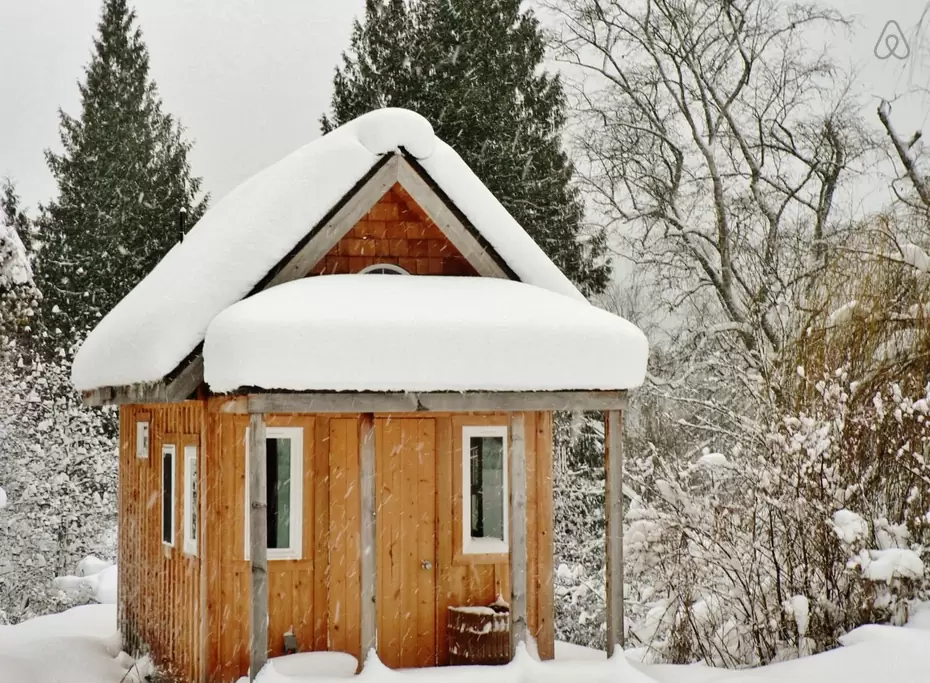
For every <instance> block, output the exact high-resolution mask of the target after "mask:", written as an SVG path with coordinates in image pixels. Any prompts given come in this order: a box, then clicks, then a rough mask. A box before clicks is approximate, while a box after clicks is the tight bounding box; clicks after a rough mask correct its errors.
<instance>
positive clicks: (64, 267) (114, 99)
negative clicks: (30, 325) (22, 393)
mask: <svg viewBox="0 0 930 683" xmlns="http://www.w3.org/2000/svg"><path fill="white" fill-rule="evenodd" d="M85 76H86V77H85V80H84V82H83V83H81V84H80V85H79V88H80V93H81V114H80V117H79V118H73V117H71V116H69V115H68V114H66V113H65V112H63V111H59V119H60V138H61V144H62V148H63V151H62V153H60V154H59V153H56V152H53V151H47V152H46V159H47V162H48V166H49V168H50V169H51V171H52V174H53V175H54V176H55V179H56V180H57V181H58V192H59V194H58V198H57V199H55V200H54V201H52V202H51V203H50V204H48V205H47V206H46V207H44V210H43V215H42V217H41V224H40V235H41V238H42V241H43V246H42V249H41V251H40V253H39V258H38V261H37V268H36V271H37V272H36V275H37V279H38V284H39V286H40V289H41V290H42V292H43V294H44V301H45V312H46V313H47V314H48V315H47V317H46V319H47V320H48V324H49V327H50V328H61V330H62V331H63V333H64V335H65V338H64V339H54V342H53V343H54V344H55V345H56V346H68V345H69V343H70V341H72V340H74V339H76V338H80V337H81V336H82V335H83V334H85V333H86V332H87V331H88V330H89V329H90V328H92V327H93V326H94V324H96V322H97V320H98V319H99V318H100V317H101V316H103V315H105V314H106V313H107V312H108V311H109V310H110V309H111V308H112V307H113V306H114V305H115V304H116V303H117V302H118V301H119V300H120V299H121V298H122V297H123V296H125V295H126V294H127V293H128V292H129V290H130V289H132V288H133V287H134V286H135V285H136V284H137V283H138V282H139V280H141V279H142V278H143V277H144V276H145V275H146V274H147V273H148V272H149V271H150V270H151V269H152V268H153V267H154V266H155V264H156V263H158V261H159V260H160V259H161V258H162V256H164V254H165V253H166V252H167V251H168V249H169V248H170V247H171V246H172V245H173V244H174V243H175V242H176V241H177V240H178V227H177V221H178V215H179V212H180V211H181V209H182V208H183V209H185V210H186V211H187V216H188V218H189V222H190V224H191V225H192V224H193V223H194V222H196V221H197V219H198V218H199V217H200V216H201V215H202V213H203V211H204V209H205V207H206V201H207V199H206V198H204V199H203V200H201V201H197V199H196V197H197V195H198V192H199V190H200V184H201V179H200V178H197V177H194V176H192V175H191V168H190V163H189V162H188V159H187V155H188V152H189V151H190V149H191V145H190V143H189V142H187V141H186V140H185V139H184V136H183V129H182V128H181V126H180V125H179V124H178V123H177V121H175V120H174V119H173V118H172V117H171V116H170V115H168V114H165V113H163V112H162V104H161V100H160V98H159V96H158V92H157V88H156V85H155V83H154V81H152V80H151V79H150V77H149V54H148V50H147V49H146V46H145V43H144V42H143V39H142V32H141V30H140V29H139V27H138V26H137V22H136V14H135V11H134V10H132V9H131V8H130V7H129V6H128V4H127V0H105V2H104V6H103V12H102V16H101V19H100V23H99V24H98V33H97V36H96V38H95V40H94V51H93V55H92V57H91V61H90V64H89V65H88V66H87V68H86V70H85Z"/></svg>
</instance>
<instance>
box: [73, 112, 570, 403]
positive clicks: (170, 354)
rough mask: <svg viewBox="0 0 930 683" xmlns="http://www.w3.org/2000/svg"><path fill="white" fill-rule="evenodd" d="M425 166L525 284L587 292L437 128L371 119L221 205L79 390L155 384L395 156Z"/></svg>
mask: <svg viewBox="0 0 930 683" xmlns="http://www.w3.org/2000/svg"><path fill="white" fill-rule="evenodd" d="M401 149H403V150H405V151H406V153H407V154H409V155H411V156H413V157H415V158H416V160H417V162H418V163H419V165H420V166H421V167H422V168H423V169H424V170H425V172H427V173H428V174H429V175H430V177H431V178H432V180H433V181H434V182H435V183H436V184H437V185H438V186H439V188H440V189H441V190H442V191H443V192H444V193H445V194H446V195H447V196H448V197H449V199H450V200H451V201H452V202H453V203H454V205H455V206H456V208H457V209H458V210H459V211H461V212H462V214H463V215H464V216H465V217H466V218H467V219H468V221H469V222H470V223H471V224H472V226H473V227H474V228H475V229H476V230H477V231H478V232H479V233H480V234H481V235H482V236H483V237H484V239H486V240H487V242H488V243H489V244H490V245H491V247H492V248H493V249H494V250H495V251H496V252H497V254H498V255H499V256H500V257H501V258H502V259H503V260H504V261H505V262H506V264H507V265H508V266H509V267H510V269H511V270H512V271H513V272H514V273H515V274H516V275H517V277H519V278H520V280H521V281H523V282H526V283H529V284H533V285H537V286H539V287H542V288H544V289H548V290H550V291H552V292H558V293H559V294H563V295H566V296H568V297H571V298H574V299H583V298H584V297H583V296H582V295H581V293H580V292H579V291H578V290H577V289H576V288H575V287H574V286H573V285H572V283H571V282H570V281H569V280H568V279H567V278H566V277H565V276H564V275H563V274H562V272H561V271H560V270H559V269H558V268H557V267H556V266H555V265H554V264H553V263H552V262H551V261H550V260H549V259H548V258H547V257H546V255H545V254H544V253H543V251H542V250H541V249H540V248H539V247H538V246H537V245H536V243H535V242H533V240H532V238H530V237H529V235H527V234H526V232H525V231H524V230H523V229H522V228H521V227H520V226H519V225H518V224H517V222H516V221H515V220H514V219H513V217H511V216H510V214H509V213H508V212H507V210H506V209H504V207H503V206H502V205H501V204H500V202H498V201H497V199H495V197H494V196H493V195H492V194H491V192H490V191H489V190H488V189H487V188H486V187H485V186H484V184H483V183H482V182H481V181H480V180H479V179H478V178H477V176H475V174H474V173H473V172H472V171H471V169H470V168H469V167H468V166H467V164H465V162H464V161H463V160H462V159H461V157H459V156H458V154H456V153H455V151H453V150H452V149H451V148H450V147H449V146H448V145H446V144H445V143H443V142H442V141H441V140H439V139H437V138H436V136H435V135H434V133H433V130H432V127H431V126H430V124H429V122H428V121H426V119H424V118H422V117H421V116H419V115H417V114H414V113H413V112H409V111H405V110H401V109H382V110H379V111H375V112H371V113H369V114H366V115H365V116H362V117H360V118H358V119H356V120H354V121H351V122H349V123H347V124H346V125H344V126H342V127H340V128H338V129H337V130H335V131H333V132H332V133H329V134H328V135H325V136H323V137H322V138H319V139H317V140H315V141H314V142H311V143H310V144H308V145H306V146H304V147H302V148H301V149H299V150H297V151H296V152H294V153H292V154H290V155H289V156H287V157H285V158H284V159H282V160H281V161H279V162H277V163H276V164H274V165H273V166H270V167H269V168H267V169H265V170H264V171H261V172H260V173H258V174H257V175H255V176H253V177H252V178H250V179H248V180H246V181H245V182H244V183H242V184H241V185H239V186H238V187H237V188H235V189H234V190H232V191H231V192H230V193H229V194H227V195H226V196H225V197H223V199H222V200H220V201H219V202H217V203H216V205H214V206H213V207H211V208H210V209H209V210H208V211H207V212H206V213H205V214H204V216H203V217H202V218H201V219H200V221H198V223H197V224H196V225H195V226H194V227H193V228H192V229H191V230H190V232H189V233H188V234H187V235H186V236H185V238H184V241H183V242H181V243H179V244H176V245H175V246H174V247H173V248H172V249H171V250H170V251H169V252H168V254H167V255H166V256H165V257H164V259H162V261H161V262H160V263H159V264H158V265H157V266H156V267H155V269H154V270H153V271H152V272H151V273H150V274H149V275H148V277H146V278H145V279H144V280H143V281H142V282H140V283H139V285H138V286H136V287H135V288H134V289H133V290H132V291H131V292H130V293H129V294H128V295H127V296H126V297H125V298H124V299H123V300H122V301H121V302H120V303H119V304H117V306H116V307H115V308H114V309H113V310H112V311H111V312H110V313H109V314H108V315H107V316H106V317H105V318H104V319H103V320H102V321H101V322H100V324H99V325H98V326H97V327H96V328H95V329H94V330H93V332H91V334H90V335H89V336H88V337H87V339H86V341H85V342H84V344H83V345H82V347H81V348H80V350H79V351H78V353H77V355H76V357H75V359H74V364H73V368H72V381H73V383H74V385H75V387H76V388H77V389H78V390H89V389H96V388H100V387H106V386H121V385H129V384H137V383H146V382H156V381H159V380H161V379H162V378H164V377H165V376H166V375H168V374H169V373H171V372H172V371H173V370H174V369H175V368H177V367H178V365H179V364H180V363H181V362H182V361H183V360H184V359H185V358H187V357H188V356H189V355H190V354H191V352H192V351H194V349H196V347H197V345H198V344H200V343H201V342H202V341H203V339H204V335H205V334H206V331H207V326H208V325H209V324H210V322H211V321H212V320H213V319H214V318H215V317H216V316H217V315H218V314H219V313H220V312H221V311H223V310H224V309H226V308H227V307H229V306H231V305H232V304H234V303H236V302H237V301H239V300H241V299H242V298H243V297H246V296H247V295H249V294H250V293H251V292H252V291H253V290H254V288H255V287H256V285H257V284H258V283H259V282H261V281H262V279H263V278H264V277H265V276H266V274H267V273H268V272H269V271H270V270H272V269H273V268H274V267H275V266H276V265H278V263H279V262H281V261H282V259H284V258H285V257H286V256H287V255H288V254H289V253H290V252H291V251H292V250H293V249H294V248H295V246H296V245H298V244H299V243H300V241H301V240H302V239H303V238H304V237H305V236H306V235H307V234H308V232H309V231H310V230H311V229H312V228H313V227H314V226H315V225H317V224H319V223H320V222H321V221H322V220H323V219H324V217H326V216H327V214H329V213H330V212H331V211H332V209H333V208H334V207H336V206H337V205H338V204H339V202H340V201H342V200H343V199H344V198H345V197H346V195H348V194H349V193H350V192H351V191H352V190H353V188H355V187H356V186H357V185H358V184H359V183H360V181H362V180H363V179H364V178H365V176H366V175H367V174H368V173H369V172H370V171H371V170H372V169H373V167H374V166H375V165H376V164H377V163H378V161H379V159H380V158H381V157H382V156H383V155H385V154H388V153H391V152H395V151H398V150H401Z"/></svg>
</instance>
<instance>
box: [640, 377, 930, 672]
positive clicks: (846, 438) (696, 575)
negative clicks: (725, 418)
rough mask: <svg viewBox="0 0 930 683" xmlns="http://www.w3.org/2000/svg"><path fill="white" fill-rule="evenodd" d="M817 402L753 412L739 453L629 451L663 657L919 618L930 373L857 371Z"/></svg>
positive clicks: (780, 645) (649, 628) (648, 629)
mask: <svg viewBox="0 0 930 683" xmlns="http://www.w3.org/2000/svg"><path fill="white" fill-rule="evenodd" d="M811 385H812V388H813V391H814V393H815V396H816V397H817V400H816V401H813V402H810V403H809V404H808V405H807V410H806V411H805V412H799V413H796V414H793V415H792V414H785V415H777V414H774V415H772V417H771V420H770V421H769V422H768V423H767V424H764V423H761V422H756V423H752V422H750V421H749V420H747V421H746V424H745V425H744V428H743V430H742V432H741V433H740V434H739V436H740V438H738V439H735V441H736V442H735V444H733V445H732V446H731V447H730V448H729V451H728V452H727V453H720V452H711V451H710V450H704V451H703V452H702V453H701V454H699V455H697V456H696V457H695V458H694V459H693V461H692V462H690V463H688V462H685V463H681V462H678V461H675V460H673V459H666V458H663V457H661V454H660V453H657V452H647V453H645V454H642V455H640V456H637V457H631V458H629V459H628V463H627V475H628V477H629V480H630V485H631V488H632V489H633V491H632V496H631V497H632V500H631V502H630V505H629V510H628V513H627V518H626V528H625V537H624V549H625V559H626V571H627V577H626V578H627V582H628V589H629V594H628V597H627V602H626V606H627V613H628V617H629V620H628V625H629V628H628V634H627V636H628V640H629V643H630V644H631V645H633V646H644V647H647V648H648V650H649V653H650V655H651V657H652V658H653V659H655V660H659V661H671V662H687V661H695V660H702V661H705V662H707V663H712V664H716V665H722V666H745V665H752V664H760V663H765V662H769V661H772V660H776V659H780V658H784V657H791V656H797V655H799V654H807V653H810V652H816V651H819V650H823V649H827V648H831V647H834V646H835V645H836V643H837V638H838V637H839V636H841V635H842V634H843V633H845V632H846V631H848V630H849V629H851V628H853V627H855V626H858V625H859V624H862V623H867V622H873V621H880V622H886V621H890V622H892V623H903V622H904V620H905V619H906V615H907V609H908V604H909V601H911V600H912V599H914V598H917V597H923V596H924V595H925V594H926V591H927V588H928V585H930V584H928V583H927V582H926V581H925V577H924V572H923V559H922V554H923V548H924V547H925V546H926V545H927V544H928V543H930V515H928V512H930V487H928V486H927V482H928V481H930V460H928V458H927V455H930V426H928V418H930V408H928V406H930V386H928V387H927V388H926V389H925V391H924V392H923V393H922V394H920V395H917V396H914V397H913V398H911V397H906V396H904V395H903V393H902V392H901V390H900V388H899V387H897V386H894V385H892V386H890V387H888V388H887V390H886V391H885V392H884V393H880V394H875V395H873V396H871V397H869V399H868V400H866V399H865V397H863V396H859V395H857V394H856V393H855V391H856V389H857V387H856V385H855V383H852V382H849V380H848V377H847V376H846V375H845V373H844V372H842V371H841V372H839V373H836V374H834V375H833V376H831V377H829V378H827V379H824V380H819V381H816V382H811Z"/></svg>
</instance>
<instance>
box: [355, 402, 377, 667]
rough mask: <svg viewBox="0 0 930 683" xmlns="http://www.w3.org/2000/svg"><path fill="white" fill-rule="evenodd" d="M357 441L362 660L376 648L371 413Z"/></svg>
mask: <svg viewBox="0 0 930 683" xmlns="http://www.w3.org/2000/svg"><path fill="white" fill-rule="evenodd" d="M359 424H360V432H361V433H360V434H359V443H360V444H361V468H360V478H361V482H360V483H361V487H362V491H361V499H362V500H361V502H362V509H361V515H362V516H361V520H362V522H361V524H362V548H361V555H362V576H361V583H362V605H361V609H362V653H361V654H362V661H361V662H360V664H364V662H365V659H366V657H367V656H368V653H369V652H370V651H371V650H375V649H376V648H377V642H376V640H375V639H376V620H377V611H376V604H375V600H376V599H377V598H376V596H377V593H376V590H375V589H376V586H377V585H378V575H377V571H378V567H377V562H376V559H377V558H376V557H375V527H376V524H377V518H376V511H375V501H376V500H377V498H376V495H377V492H376V491H375V418H374V415H372V414H371V413H366V414H364V415H362V417H361V420H360V422H359Z"/></svg>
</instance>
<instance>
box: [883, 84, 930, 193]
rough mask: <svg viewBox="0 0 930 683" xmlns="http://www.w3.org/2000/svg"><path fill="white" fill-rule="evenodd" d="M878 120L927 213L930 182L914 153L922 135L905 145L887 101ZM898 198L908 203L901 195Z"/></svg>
mask: <svg viewBox="0 0 930 683" xmlns="http://www.w3.org/2000/svg"><path fill="white" fill-rule="evenodd" d="M878 119H879V120H880V121H881V122H882V126H884V128H885V131H886V132H887V133H888V137H889V138H891V144H892V146H893V147H894V150H895V153H896V154H897V155H898V159H900V161H901V164H902V165H903V166H904V172H905V174H906V176H907V178H908V179H909V180H910V181H911V185H913V186H914V191H915V192H916V193H917V196H918V197H919V198H920V202H921V204H923V207H924V209H925V210H926V211H930V181H928V180H927V179H926V178H925V177H924V176H923V173H921V171H920V169H919V168H918V167H917V159H916V157H915V155H914V154H913V152H912V149H913V147H914V144H915V143H916V142H917V141H918V140H919V139H920V133H919V132H918V133H917V134H916V135H915V136H914V137H913V138H912V139H911V141H910V142H909V143H905V142H904V140H902V139H901V136H900V135H899V134H898V132H897V130H895V128H894V125H893V124H892V123H891V104H890V103H889V102H887V101H886V100H882V102H881V104H880V105H879V106H878ZM898 198H899V199H902V200H903V201H906V200H905V199H904V198H903V197H902V196H901V195H900V194H899V195H898Z"/></svg>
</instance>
